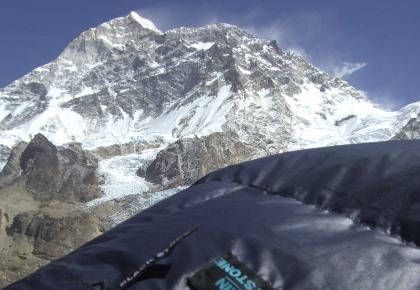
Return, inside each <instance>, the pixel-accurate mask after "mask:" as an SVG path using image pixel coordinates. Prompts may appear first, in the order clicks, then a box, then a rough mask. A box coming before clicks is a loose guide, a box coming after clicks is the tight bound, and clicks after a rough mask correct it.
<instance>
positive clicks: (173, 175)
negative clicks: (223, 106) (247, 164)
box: [137, 133, 253, 188]
mask: <svg viewBox="0 0 420 290" xmlns="http://www.w3.org/2000/svg"><path fill="white" fill-rule="evenodd" d="M252 153H253V150H252V149H251V148H250V147H248V146H247V145H245V144H243V143H241V142H238V141H237V140H236V139H235V137H234V136H230V135H228V134H225V133H214V134H211V135H209V136H206V137H203V138H185V139H180V140H178V141H177V142H175V143H173V144H171V145H169V146H168V147H167V148H166V149H164V150H162V151H160V152H159V153H158V155H157V156H156V158H155V160H154V161H153V162H152V163H151V164H150V165H149V167H148V168H147V169H146V172H145V177H146V180H147V181H149V182H152V183H157V184H160V185H162V186H163V187H164V188H171V187H175V186H181V185H187V184H191V183H193V182H195V181H197V180H198V179H199V178H201V177H203V176H204V175H206V174H207V173H209V172H210V171H213V170H216V169H218V168H221V167H225V166H227V165H231V164H234V163H238V162H240V161H243V160H247V159H249V158H250V157H251V156H252ZM137 174H138V175H140V176H142V175H143V174H144V173H143V172H142V170H140V171H139V172H138V173H137Z"/></svg>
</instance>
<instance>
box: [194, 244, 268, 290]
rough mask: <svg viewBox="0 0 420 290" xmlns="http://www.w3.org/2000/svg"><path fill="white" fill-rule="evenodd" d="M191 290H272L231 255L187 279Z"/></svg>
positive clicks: (228, 254) (214, 261) (213, 262)
mask: <svg viewBox="0 0 420 290" xmlns="http://www.w3.org/2000/svg"><path fill="white" fill-rule="evenodd" d="M187 283H188V286H189V287H190V288H191V289H193V290H272V289H273V288H271V286H270V285H269V284H268V283H267V282H265V281H264V280H262V279H261V278H260V277H258V276H257V275H256V274H255V273H253V272H252V271H251V270H250V269H249V268H248V267H246V266H245V265H244V264H242V263H241V262H240V261H239V260H238V259H237V258H236V257H235V256H234V255H233V254H232V253H230V252H229V253H227V254H226V255H225V256H223V257H220V258H216V259H215V260H213V261H212V262H211V263H210V264H209V265H207V266H205V267H204V268H203V269H201V270H200V271H198V272H197V273H195V274H194V275H193V276H192V277H191V278H189V279H188V282H187Z"/></svg>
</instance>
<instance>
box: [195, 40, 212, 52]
mask: <svg viewBox="0 0 420 290" xmlns="http://www.w3.org/2000/svg"><path fill="white" fill-rule="evenodd" d="M213 45H214V42H201V41H200V42H196V43H193V44H191V45H190V46H191V47H193V48H195V49H197V50H207V49H209V48H210V47H212V46H213Z"/></svg>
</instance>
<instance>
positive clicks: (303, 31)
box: [0, 0, 420, 108]
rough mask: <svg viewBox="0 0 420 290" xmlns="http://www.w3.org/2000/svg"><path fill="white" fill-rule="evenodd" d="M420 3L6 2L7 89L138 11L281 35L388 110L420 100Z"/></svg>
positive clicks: (174, 22) (167, 23)
mask: <svg viewBox="0 0 420 290" xmlns="http://www.w3.org/2000/svg"><path fill="white" fill-rule="evenodd" d="M419 9H420V3H419V2H418V1H414V0H413V1H412V0H407V1H404V2H403V3H398V4H397V3H396V2H395V1H390V0H385V1H382V0H381V1H380V0H376V1H363V0H356V1H334V0H328V1H313V0H311V1H309V0H308V1H299V2H296V1H258V3H256V2H255V1H251V0H233V1H218V0H217V1H200V0H194V1H193V0H182V1H176V2H174V1H159V0H153V1H152V0H142V1H140V0H133V1H110V0H91V1H82V0H74V1H66V2H63V1H60V2H59V1H54V0H40V1H24V0H15V1H2V2H1V3H0V37H1V39H2V41H1V43H2V44H1V46H0V68H1V69H0V87H4V86H6V85H7V84H9V83H10V82H12V81H13V80H15V79H17V78H19V77H21V76H23V75H24V74H26V73H28V72H29V71H31V70H32V69H34V68H36V67H38V66H41V65H43V64H45V63H47V62H49V61H51V60H53V59H54V58H56V57H57V56H58V54H59V53H60V52H61V51H62V50H63V49H64V47H65V46H66V45H67V44H68V43H69V42H70V41H71V40H72V39H74V38H75V37H76V36H77V35H79V34H80V33H81V32H82V31H84V30H86V29H88V28H89V27H94V26H96V25H98V24H100V23H102V22H104V21H106V20H109V19H111V18H114V17H117V16H122V15H126V14H127V13H128V12H129V11H131V10H137V11H140V12H141V14H142V15H144V16H145V17H147V18H150V19H151V20H153V22H154V23H156V24H157V26H158V27H159V28H160V29H161V30H163V31H165V30H167V29H170V28H174V27H179V26H200V25H204V24H209V23H217V22H227V23H231V24H235V25H238V26H240V27H242V28H245V29H247V30H249V31H251V32H253V33H255V34H257V35H259V36H261V37H264V38H269V39H276V40H277V41H278V42H279V45H280V47H282V48H285V49H289V50H293V51H295V52H297V53H299V54H301V55H303V56H304V57H305V58H307V59H308V60H309V61H310V62H312V63H313V64H315V65H316V66H318V67H319V68H321V69H323V70H324V71H326V72H328V73H331V74H335V75H337V76H340V77H343V78H344V79H346V80H348V81H349V82H350V83H351V84H352V85H354V86H355V87H356V88H358V89H361V90H364V91H366V92H367V93H368V95H369V96H370V98H371V99H373V100H374V101H376V102H378V103H380V104H382V105H383V106H386V107H394V108H396V107H401V106H402V105H405V104H407V103H409V102H413V101H417V100H419V99H420V94H419V85H418V76H419V75H420V63H419V57H418V52H419V51H420V41H419V39H420V31H419V30H418V27H419V26H420V17H418V11H419Z"/></svg>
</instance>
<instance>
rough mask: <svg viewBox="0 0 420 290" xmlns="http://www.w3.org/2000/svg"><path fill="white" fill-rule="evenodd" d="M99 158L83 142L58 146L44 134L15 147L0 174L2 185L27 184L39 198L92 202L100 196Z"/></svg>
mask: <svg viewBox="0 0 420 290" xmlns="http://www.w3.org/2000/svg"><path fill="white" fill-rule="evenodd" d="M97 167H98V162H97V160H96V159H95V158H94V157H93V156H92V155H91V154H89V153H86V152H84V151H83V150H82V148H81V146H80V145H77V144H72V145H70V146H67V147H56V146H54V144H52V143H51V142H50V141H48V139H47V138H45V137H44V136H43V135H41V134H38V135H36V136H35V137H34V138H33V139H32V140H31V142H30V143H29V144H28V145H27V146H26V144H25V143H21V144H19V145H18V146H17V147H15V148H14V150H13V151H12V154H11V155H10V157H9V160H8V162H7V164H6V165H5V167H4V169H3V171H2V172H1V173H0V188H1V187H5V186H8V185H10V184H11V183H12V182H23V183H25V186H26V189H27V191H28V192H30V193H31V194H32V195H33V197H34V198H35V199H36V200H39V201H44V202H49V201H52V200H60V201H81V202H85V201H89V200H91V199H93V198H96V197H99V196H100V190H99V187H98V182H97V180H96V179H97V178H96V175H95V171H96V169H97Z"/></svg>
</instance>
